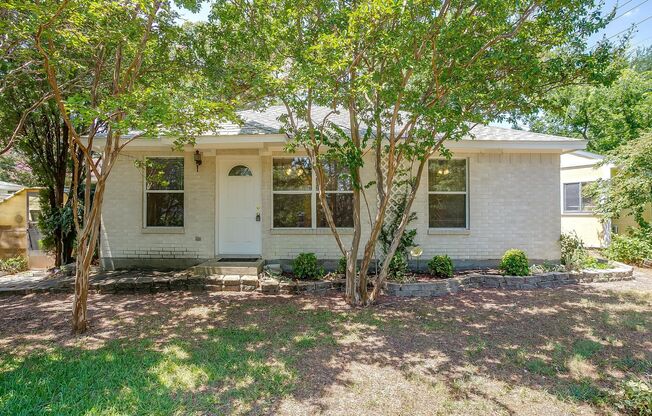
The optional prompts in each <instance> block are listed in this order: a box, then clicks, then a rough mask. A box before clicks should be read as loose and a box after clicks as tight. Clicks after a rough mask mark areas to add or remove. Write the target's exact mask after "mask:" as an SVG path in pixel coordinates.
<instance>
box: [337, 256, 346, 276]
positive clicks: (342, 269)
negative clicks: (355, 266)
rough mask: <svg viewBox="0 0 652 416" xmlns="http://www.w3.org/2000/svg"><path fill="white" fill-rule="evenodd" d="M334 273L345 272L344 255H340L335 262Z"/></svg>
mask: <svg viewBox="0 0 652 416" xmlns="http://www.w3.org/2000/svg"><path fill="white" fill-rule="evenodd" d="M335 273H337V274H344V273H346V257H345V256H342V257H340V260H339V261H338V262H337V269H335Z"/></svg>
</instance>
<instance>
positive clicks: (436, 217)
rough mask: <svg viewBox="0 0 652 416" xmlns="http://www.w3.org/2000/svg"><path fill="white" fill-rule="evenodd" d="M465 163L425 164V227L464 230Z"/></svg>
mask: <svg viewBox="0 0 652 416" xmlns="http://www.w3.org/2000/svg"><path fill="white" fill-rule="evenodd" d="M467 171H468V170H467V161H466V159H452V160H446V159H436V160H430V161H429V162H428V224H429V227H430V228H467V227H468V218H467V212H468V209H467V205H468V189H467Z"/></svg>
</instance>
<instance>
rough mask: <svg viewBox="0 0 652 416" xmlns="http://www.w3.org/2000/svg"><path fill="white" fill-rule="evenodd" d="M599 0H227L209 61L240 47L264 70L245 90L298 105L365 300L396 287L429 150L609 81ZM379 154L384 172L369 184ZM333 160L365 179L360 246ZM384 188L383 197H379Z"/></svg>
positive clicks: (357, 192) (294, 144) (349, 287)
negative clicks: (343, 206) (378, 258)
mask: <svg viewBox="0 0 652 416" xmlns="http://www.w3.org/2000/svg"><path fill="white" fill-rule="evenodd" d="M597 6H598V5H597V4H596V3H595V2H593V1H591V0H563V1H525V2H523V1H496V2H465V1H449V0H442V1H408V2H406V1H398V0H396V1H387V0H358V1H350V2H340V1H334V0H317V1H314V0H311V1H307V0H299V1H271V0H262V1H257V2H240V1H235V0H233V1H231V0H218V1H216V2H215V4H214V5H213V9H212V14H211V25H210V27H209V28H208V30H207V31H206V32H205V35H204V37H205V42H206V45H207V46H206V50H207V51H208V52H207V55H208V56H209V59H208V60H210V56H211V53H212V52H213V51H217V53H218V54H221V53H223V51H226V52H227V53H233V54H235V55H233V56H234V57H237V59H238V60H239V62H240V65H241V66H242V70H241V73H242V74H254V75H256V76H255V77H254V80H253V81H247V82H240V83H238V82H234V84H242V85H246V86H247V88H248V91H249V92H250V93H251V95H252V96H254V97H259V98H260V99H261V100H260V101H259V102H258V103H259V104H261V103H262V105H266V104H268V103H270V102H279V103H282V104H283V105H284V106H285V107H286V109H287V116H286V117H283V118H282V120H281V121H283V122H284V124H285V131H286V133H287V135H288V137H289V139H290V142H289V145H288V147H289V149H290V150H294V149H297V148H299V149H302V150H304V151H305V152H306V153H307V154H308V156H309V158H310V160H311V162H312V166H313V169H315V171H316V173H317V175H316V177H317V182H318V189H320V193H319V201H320V202H321V207H322V209H323V211H324V216H325V218H326V220H327V222H328V224H329V226H330V228H331V230H332V233H333V236H334V238H335V240H336V242H337V245H338V247H339V248H340V250H341V251H342V253H343V255H345V256H346V259H347V268H346V298H347V301H348V302H350V303H352V304H355V305H366V304H369V303H370V302H373V301H374V300H375V299H376V298H377V296H378V294H379V291H380V289H381V287H382V286H383V283H384V280H385V277H386V275H387V271H388V268H389V266H390V262H391V259H392V257H393V255H394V252H395V251H396V249H397V247H398V245H399V244H400V241H401V237H402V235H403V232H404V230H405V227H406V225H407V223H408V221H409V218H410V213H411V206H412V203H413V202H414V197H415V195H416V192H417V189H418V188H419V185H420V183H419V182H420V180H421V177H422V174H423V171H424V169H425V167H426V166H427V161H428V159H429V158H430V157H431V156H433V155H435V154H438V153H441V154H443V155H446V156H450V152H448V151H447V150H446V148H445V143H446V141H449V140H459V139H460V138H462V137H463V136H464V135H466V134H469V132H470V130H471V127H472V126H473V125H475V124H486V123H488V122H490V121H492V120H495V119H496V118H500V117H501V115H503V114H505V113H509V112H511V111H519V112H525V113H531V112H533V111H535V109H537V108H538V107H539V106H540V104H541V100H542V98H543V97H544V96H545V94H546V93H547V92H549V91H551V90H554V89H555V88H558V87H561V86H564V85H568V84H572V83H577V82H581V81H582V82H583V81H587V80H591V81H595V80H601V76H602V74H603V73H604V71H605V69H606V68H607V64H608V63H609V62H610V60H611V58H612V52H613V51H612V49H611V46H610V45H609V44H608V43H606V42H605V43H601V44H599V45H598V46H597V47H596V48H595V49H593V50H590V51H589V50H588V48H587V45H586V39H587V37H588V36H590V35H591V34H592V33H595V32H596V31H597V30H599V29H600V28H602V27H604V25H605V23H606V21H608V19H609V17H610V16H611V15H608V16H607V17H606V18H605V17H603V16H602V14H601V10H599V7H597ZM234 59H235V58H234ZM324 108H326V110H325V111H323V109H324ZM338 113H339V114H344V115H345V116H346V117H348V124H349V128H348V129H345V130H343V129H340V128H339V127H337V125H335V124H334V123H332V122H331V120H332V117H334V116H336V115H337V114H338ZM370 149H371V150H372V151H373V154H374V155H375V157H374V162H373V164H374V171H375V172H376V174H375V180H374V181H372V182H370V183H364V182H363V180H362V179H361V175H360V172H361V169H362V167H363V165H364V164H365V158H364V155H365V154H367V152H368V151H369V150H370ZM327 160H328V161H336V162H337V163H339V164H341V165H343V166H346V167H347V168H348V175H349V179H350V181H351V183H352V184H353V229H354V232H353V236H352V238H351V242H350V243H345V241H344V239H343V238H342V236H341V235H340V231H339V230H338V228H337V226H336V224H335V222H334V220H333V214H332V212H331V210H330V207H329V204H328V201H327V196H326V194H325V192H324V190H325V186H324V181H325V174H324V167H323V163H324V162H325V161H327ZM404 163H407V164H409V165H410V166H411V169H410V173H411V175H410V177H409V178H408V179H407V183H408V184H409V187H410V189H409V194H408V196H407V199H406V207H405V210H404V212H403V215H402V217H401V221H400V223H399V226H398V227H397V229H396V233H395V235H394V236H393V238H392V242H391V244H390V247H389V249H388V250H387V253H386V256H385V258H384V260H383V261H382V264H381V266H380V270H379V273H378V275H377V277H376V278H375V279H374V280H373V282H374V289H373V291H372V292H371V293H368V292H367V284H368V279H369V278H368V276H369V269H370V266H371V265H372V260H373V258H374V253H375V249H376V243H377V241H378V237H379V235H380V232H381V230H382V227H383V223H384V220H385V216H386V212H387V209H388V205H389V202H390V201H391V198H392V194H393V192H394V185H395V184H396V183H397V181H398V180H401V181H403V180H405V178H402V177H401V178H399V177H400V176H401V175H400V174H399V172H400V171H401V166H403V164H404ZM385 166H386V168H385ZM371 187H373V188H375V191H376V192H375V193H376V195H377V198H376V199H375V200H374V199H372V198H370V197H367V191H368V189H369V188H371ZM374 202H375V210H374V211H373V212H372V210H371V209H370V207H369V205H370V204H374ZM367 213H369V215H368V216H369V227H370V231H369V234H368V237H367V238H366V241H363V229H362V222H363V216H365V217H366V215H367ZM358 260H360V263H359V265H358Z"/></svg>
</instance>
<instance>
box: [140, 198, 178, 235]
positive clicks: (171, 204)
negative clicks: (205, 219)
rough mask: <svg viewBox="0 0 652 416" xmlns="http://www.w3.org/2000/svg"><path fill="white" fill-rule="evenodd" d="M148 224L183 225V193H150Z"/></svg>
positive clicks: (152, 225)
mask: <svg viewBox="0 0 652 416" xmlns="http://www.w3.org/2000/svg"><path fill="white" fill-rule="evenodd" d="M147 226H148V227H183V194H182V193H170V194H167V193H148V194H147Z"/></svg>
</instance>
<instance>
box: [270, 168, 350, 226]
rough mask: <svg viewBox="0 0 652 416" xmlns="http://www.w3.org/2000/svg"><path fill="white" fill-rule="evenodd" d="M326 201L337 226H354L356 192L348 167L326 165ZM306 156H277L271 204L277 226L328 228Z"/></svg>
mask: <svg viewBox="0 0 652 416" xmlns="http://www.w3.org/2000/svg"><path fill="white" fill-rule="evenodd" d="M324 174H325V176H326V177H325V179H326V181H325V191H326V194H327V201H328V204H329V206H330V208H331V211H332V212H333V218H334V219H335V224H336V225H337V226H338V227H353V192H352V188H351V179H350V177H349V176H348V174H347V171H346V168H344V167H342V166H339V165H338V164H337V163H335V162H328V163H325V164H324ZM316 184H317V180H316V178H315V172H314V171H313V169H312V166H311V165H310V160H309V159H308V158H307V157H294V158H274V159H273V161H272V206H273V226H274V228H315V227H328V223H327V221H326V218H325V216H324V213H323V209H322V207H321V203H320V202H319V196H318V191H317V185H316Z"/></svg>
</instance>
